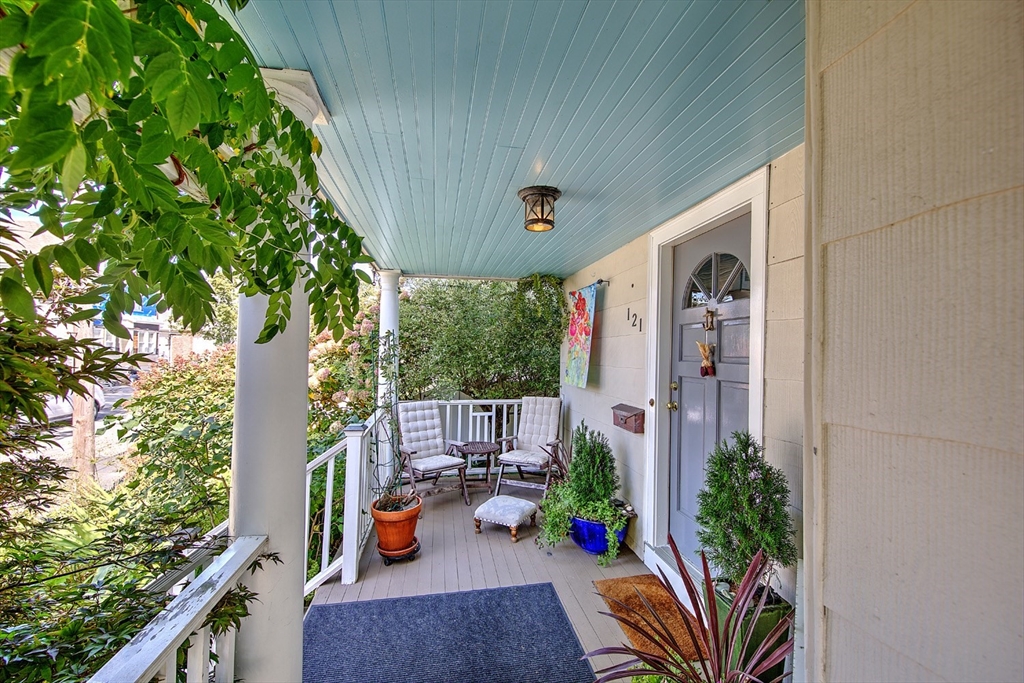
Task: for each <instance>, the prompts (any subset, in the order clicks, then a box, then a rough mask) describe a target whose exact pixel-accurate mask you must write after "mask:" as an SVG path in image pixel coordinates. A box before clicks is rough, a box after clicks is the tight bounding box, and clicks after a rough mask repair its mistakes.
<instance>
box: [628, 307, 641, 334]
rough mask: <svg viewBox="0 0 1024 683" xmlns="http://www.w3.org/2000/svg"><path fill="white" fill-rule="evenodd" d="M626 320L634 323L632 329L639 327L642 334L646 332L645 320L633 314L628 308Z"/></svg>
mask: <svg viewBox="0 0 1024 683" xmlns="http://www.w3.org/2000/svg"><path fill="white" fill-rule="evenodd" d="M626 320H627V321H628V322H630V323H632V324H631V327H639V331H640V332H643V331H644V319H643V318H641V317H639V316H637V314H636V313H633V312H632V310H630V308H629V307H628V306H627V307H626Z"/></svg>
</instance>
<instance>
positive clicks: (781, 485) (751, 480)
mask: <svg viewBox="0 0 1024 683" xmlns="http://www.w3.org/2000/svg"><path fill="white" fill-rule="evenodd" d="M696 520H697V523H698V524H699V525H700V526H701V529H700V530H699V531H698V532H697V540H698V542H699V543H700V545H701V547H702V548H703V549H704V551H705V553H706V554H707V558H708V560H709V561H710V562H711V564H713V565H714V566H715V567H716V568H717V569H718V570H719V572H720V574H719V578H718V579H716V581H715V596H716V602H717V603H718V612H719V615H720V619H724V617H725V615H726V614H727V613H728V612H729V610H730V609H731V608H732V605H733V604H734V602H735V601H736V597H735V596H736V591H737V587H738V586H739V585H740V583H741V582H742V580H743V578H744V575H745V574H746V573H747V570H748V568H749V567H750V565H751V563H752V562H753V560H754V558H755V557H756V556H757V555H758V553H762V554H763V557H764V562H765V564H766V569H765V572H763V573H762V574H763V575H765V576H768V577H770V575H771V573H772V571H773V569H774V568H775V567H777V566H782V567H784V566H788V565H791V564H793V563H794V562H796V559H797V549H796V545H795V543H794V542H793V536H794V534H795V530H794V527H793V521H792V519H791V518H790V514H789V484H788V483H787V481H786V475H785V474H784V473H783V472H782V470H780V469H779V468H777V467H774V466H773V465H771V464H769V463H768V461H767V460H765V458H764V453H763V450H762V448H761V445H760V444H759V443H758V442H757V440H756V439H754V438H753V437H752V436H751V435H750V433H749V432H745V431H744V432H733V434H732V443H729V441H728V440H726V439H723V440H722V441H721V442H720V443H719V444H718V445H716V446H715V450H714V451H712V453H711V455H710V456H709V457H708V462H707V468H706V474H705V478H704V487H703V488H702V489H701V490H700V492H699V493H698V494H697V518H696ZM760 590H762V591H764V592H765V593H766V598H765V601H764V608H763V610H761V612H760V613H759V614H758V615H756V616H757V618H756V619H754V618H753V615H750V614H746V615H744V617H745V618H744V621H743V629H744V630H745V629H746V628H749V627H751V623H752V624H753V626H752V628H753V632H752V634H751V636H750V644H749V645H748V650H751V649H754V648H757V647H759V646H760V644H761V643H762V642H763V641H764V639H765V638H766V637H767V636H768V634H769V633H771V632H773V629H774V628H775V625H776V624H778V623H780V622H781V621H782V620H783V619H784V618H786V617H787V615H789V614H791V613H792V611H793V607H792V606H791V605H790V604H789V603H787V602H786V601H785V600H783V599H782V598H781V597H779V595H778V594H777V593H776V592H775V591H774V590H773V589H772V588H771V586H770V585H769V583H768V581H765V582H763V583H762V584H760ZM709 593H710V591H709ZM780 673H781V665H779V667H778V670H777V671H772V672H771V673H770V675H767V676H765V679H766V680H768V679H772V678H775V676H776V675H778V674H780Z"/></svg>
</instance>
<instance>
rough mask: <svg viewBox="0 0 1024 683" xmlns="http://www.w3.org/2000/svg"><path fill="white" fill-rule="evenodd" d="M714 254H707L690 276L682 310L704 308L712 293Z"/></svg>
mask: <svg viewBox="0 0 1024 683" xmlns="http://www.w3.org/2000/svg"><path fill="white" fill-rule="evenodd" d="M713 286H714V254H709V255H708V256H707V257H706V258H705V259H704V260H703V261H701V263H700V265H699V266H697V267H696V268H695V269H694V271H693V274H692V275H690V281H689V286H688V287H687V292H686V298H685V300H684V302H683V307H684V308H697V307H699V306H705V305H707V303H708V300H709V299H710V298H711V296H712V295H713V293H714V289H713Z"/></svg>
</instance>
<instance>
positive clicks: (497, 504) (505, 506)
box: [473, 496, 537, 527]
mask: <svg viewBox="0 0 1024 683" xmlns="http://www.w3.org/2000/svg"><path fill="white" fill-rule="evenodd" d="M536 512H537V504H536V503H531V502H530V501H528V500H523V499H522V498H515V497H513V496H495V497H494V498H489V499H488V500H486V501H484V504H483V505H481V506H480V507H478V508H477V509H476V512H475V513H474V514H473V517H474V519H479V520H483V521H485V522H491V523H492V524H501V525H502V526H507V527H513V526H519V525H520V524H522V523H523V522H524V521H526V519H528V518H529V516H530V515H532V514H535V513H536Z"/></svg>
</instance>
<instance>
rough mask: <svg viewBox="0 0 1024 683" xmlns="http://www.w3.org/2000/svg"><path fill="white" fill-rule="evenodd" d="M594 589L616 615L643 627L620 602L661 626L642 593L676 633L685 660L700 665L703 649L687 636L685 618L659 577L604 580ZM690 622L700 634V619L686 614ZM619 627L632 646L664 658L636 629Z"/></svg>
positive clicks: (645, 576) (624, 626)
mask: <svg viewBox="0 0 1024 683" xmlns="http://www.w3.org/2000/svg"><path fill="white" fill-rule="evenodd" d="M594 586H595V587H596V588H597V591H598V592H599V593H600V594H601V597H602V598H604V601H605V603H606V604H607V605H608V607H609V608H611V611H612V612H614V613H615V614H617V615H619V616H622V617H626V618H628V619H632V620H634V621H640V622H641V623H642V620H641V619H640V618H639V617H638V616H636V615H635V614H632V613H631V612H629V611H628V610H626V609H625V608H623V606H622V605H620V604H618V603H616V602H614V600H618V601H620V602H622V603H625V604H626V605H627V606H628V607H631V608H632V609H634V610H636V611H638V612H639V613H640V614H642V615H644V616H646V617H647V618H648V619H649V620H650V621H652V622H653V623H655V624H657V621H656V620H654V619H653V618H651V616H650V613H649V612H648V610H647V607H645V606H644V604H643V602H641V600H640V596H639V595H637V591H638V590H639V591H640V592H641V593H642V594H643V596H644V598H645V599H646V600H647V602H649V603H651V606H652V607H654V608H655V610H657V612H658V616H660V617H661V619H662V621H664V622H665V625H666V626H667V627H668V629H669V631H670V632H671V633H672V636H673V637H674V638H675V640H676V642H677V643H679V644H680V647H682V648H683V655H684V657H686V658H687V659H688V660H689V661H691V662H693V661H697V659H698V654H697V653H698V650H699V649H700V648H699V645H698V644H695V643H694V642H693V641H692V639H691V638H690V634H689V633H687V631H686V626H685V625H684V624H683V618H682V617H681V616H680V615H679V611H678V610H677V609H676V607H675V605H674V601H673V600H672V596H671V595H669V594H668V591H667V590H665V587H664V586H662V585H661V582H660V581H659V580H658V577H656V576H655V575H654V574H638V575H637V576H626V577H623V578H620V579H602V580H600V581H595V582H594ZM609 598H614V600H609ZM686 618H687V619H689V620H690V626H691V627H692V628H693V630H694V632H695V633H696V631H697V622H696V617H694V616H693V615H692V614H690V613H689V612H686ZM619 626H621V627H622V630H623V632H625V634H626V637H627V638H629V642H631V643H632V644H633V647H635V648H636V649H638V650H643V651H644V652H650V653H651V654H663V652H661V651H660V650H659V649H657V648H656V646H655V645H654V643H652V642H651V641H650V640H649V639H647V638H646V637H645V636H643V635H641V634H640V633H638V632H637V631H636V630H635V629H632V628H630V627H628V626H626V625H625V624H623V623H622V622H619Z"/></svg>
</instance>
